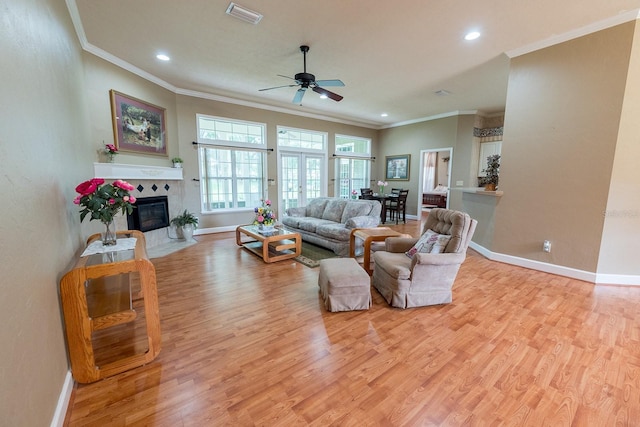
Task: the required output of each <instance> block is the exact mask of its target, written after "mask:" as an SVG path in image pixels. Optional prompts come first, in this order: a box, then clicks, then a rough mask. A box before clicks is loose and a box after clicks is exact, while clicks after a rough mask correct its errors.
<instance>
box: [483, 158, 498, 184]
mask: <svg viewBox="0 0 640 427" xmlns="http://www.w3.org/2000/svg"><path fill="white" fill-rule="evenodd" d="M482 171H483V172H484V173H485V174H486V175H485V177H484V178H483V180H482V183H483V184H484V189H485V190H486V191H496V188H498V175H499V174H500V155H499V154H494V155H492V156H489V157H487V167H486V168H485V169H483V170H482Z"/></svg>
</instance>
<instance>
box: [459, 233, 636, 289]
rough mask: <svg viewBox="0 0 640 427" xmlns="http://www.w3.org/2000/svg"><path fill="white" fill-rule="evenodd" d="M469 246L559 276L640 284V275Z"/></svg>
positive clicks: (487, 255) (494, 258) (496, 258)
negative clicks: (602, 271) (580, 267)
mask: <svg viewBox="0 0 640 427" xmlns="http://www.w3.org/2000/svg"><path fill="white" fill-rule="evenodd" d="M469 247H470V248H471V249H473V250H475V251H477V252H479V253H480V254H481V255H482V256H484V257H485V258H488V259H490V260H492V261H499V262H503V263H505V264H511V265H517V266H518V267H524V268H530V269H532V270H538V271H544V272H545V273H551V274H557V275H558V276H565V277H571V278H572V279H578V280H584V281H585V282H590V283H594V284H596V285H630V286H640V276H631V275H622V274H598V273H593V272H590V271H584V270H578V269H575V268H570V267H564V266H561V265H555V264H549V263H546V262H540V261H534V260H530V259H526V258H520V257H516V256H512V255H505V254H500V253H496V252H491V251H489V250H488V249H486V248H484V247H483V246H480V245H478V244H477V243H475V242H471V243H470V244H469Z"/></svg>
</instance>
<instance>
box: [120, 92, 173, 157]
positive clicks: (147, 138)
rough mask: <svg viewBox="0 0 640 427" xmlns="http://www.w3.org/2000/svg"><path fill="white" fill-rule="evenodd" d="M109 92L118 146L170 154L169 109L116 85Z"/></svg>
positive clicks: (147, 152) (143, 152)
mask: <svg viewBox="0 0 640 427" xmlns="http://www.w3.org/2000/svg"><path fill="white" fill-rule="evenodd" d="M109 93H110V97H111V120H112V123H113V135H114V139H115V145H116V147H118V150H119V151H129V152H132V153H141V154H153V155H158V156H167V136H166V129H165V123H166V119H165V109H164V108H162V107H158V106H157V105H153V104H149V103H148V102H145V101H142V100H140V99H137V98H134V97H131V96H128V95H125V94H123V93H120V92H117V91H115V90H113V89H112V90H111V91H110V92H109Z"/></svg>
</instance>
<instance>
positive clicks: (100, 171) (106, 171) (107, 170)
mask: <svg viewBox="0 0 640 427" xmlns="http://www.w3.org/2000/svg"><path fill="white" fill-rule="evenodd" d="M182 171H183V169H182V168H168V167H163V166H142V165H125V164H122V163H94V164H93V173H94V176H95V177H96V178H107V179H147V180H153V179H157V180H182V179H183V178H182Z"/></svg>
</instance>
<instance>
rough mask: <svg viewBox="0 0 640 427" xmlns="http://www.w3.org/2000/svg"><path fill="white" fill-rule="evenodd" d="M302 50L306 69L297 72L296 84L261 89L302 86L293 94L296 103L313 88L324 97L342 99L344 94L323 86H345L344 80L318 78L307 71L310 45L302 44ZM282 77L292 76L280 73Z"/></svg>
mask: <svg viewBox="0 0 640 427" xmlns="http://www.w3.org/2000/svg"><path fill="white" fill-rule="evenodd" d="M300 51H301V52H302V55H303V57H304V71H303V72H302V73H297V74H296V75H295V76H294V77H293V79H292V80H295V82H296V83H295V84H291V85H284V86H275V87H268V88H265V89H260V91H265V90H271V89H280V88H283V87H295V86H300V88H299V89H298V90H297V91H296V93H295V95H294V96H293V100H292V101H291V102H292V103H294V104H301V102H302V97H303V96H304V94H305V92H306V90H307V89H308V88H311V90H312V91H314V92H316V93H318V94H320V95H321V97H324V98H331V99H333V100H334V101H341V100H342V98H343V97H342V96H341V95H338V94H337V93H333V92H331V91H329V90H327V89H325V88H323V87H322V86H344V83H343V82H342V80H338V79H331V80H316V76H314V75H313V74H311V73H307V52H309V46H305V45H303V46H300ZM279 76H280V77H284V78H287V79H290V78H291V77H287V76H283V75H280V74H279Z"/></svg>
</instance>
